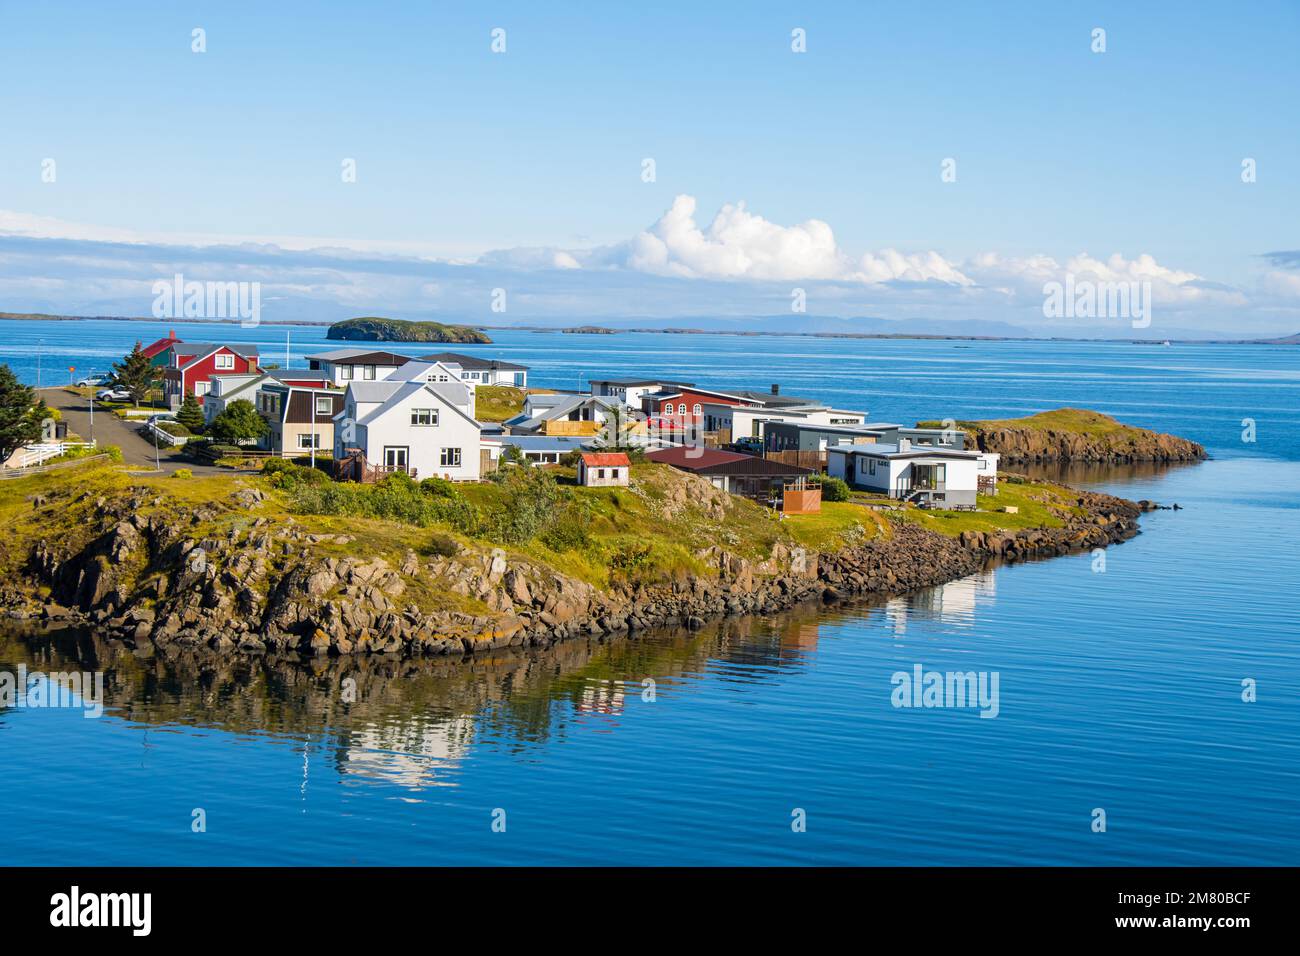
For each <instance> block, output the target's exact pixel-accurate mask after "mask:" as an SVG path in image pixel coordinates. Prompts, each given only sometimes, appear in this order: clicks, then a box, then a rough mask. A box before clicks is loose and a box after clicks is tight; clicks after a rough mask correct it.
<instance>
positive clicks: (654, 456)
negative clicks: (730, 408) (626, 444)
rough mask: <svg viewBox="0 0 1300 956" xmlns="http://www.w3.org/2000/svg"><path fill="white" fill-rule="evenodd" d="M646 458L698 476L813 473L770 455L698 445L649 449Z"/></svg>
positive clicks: (810, 470) (809, 469)
mask: <svg viewBox="0 0 1300 956" xmlns="http://www.w3.org/2000/svg"><path fill="white" fill-rule="evenodd" d="M646 459H647V460H649V461H655V462H659V463H660V464H664V465H672V466H673V467H674V468H680V469H681V470H682V471H689V472H694V473H695V474H697V475H756V476H766V475H773V476H777V475H811V474H812V473H813V470H812V469H811V468H800V467H799V466H798V465H787V464H784V463H782V462H779V461H774V460H772V459H769V458H757V457H755V456H754V455H742V454H740V453H739V452H734V451H722V450H721V449H717V448H700V447H699V446H698V445H677V446H675V447H673V448H664V449H662V450H660V451H651V452H646Z"/></svg>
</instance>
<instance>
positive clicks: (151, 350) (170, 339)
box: [144, 330, 180, 358]
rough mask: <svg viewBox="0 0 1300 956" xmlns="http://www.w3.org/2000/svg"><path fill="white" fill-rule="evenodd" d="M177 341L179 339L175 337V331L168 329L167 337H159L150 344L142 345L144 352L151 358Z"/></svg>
mask: <svg viewBox="0 0 1300 956" xmlns="http://www.w3.org/2000/svg"><path fill="white" fill-rule="evenodd" d="M179 342H180V339H178V338H177V337H176V333H175V332H173V331H171V330H168V332H167V338H165V339H159V340H158V341H157V342H154V343H153V344H152V345H146V346H145V347H144V354H145V356H146V357H148V358H153V357H154V356H155V355H158V354H159V353H160V352H163V351H165V350H166V349H167V348H169V347H170V346H172V345H175V344H177V343H179Z"/></svg>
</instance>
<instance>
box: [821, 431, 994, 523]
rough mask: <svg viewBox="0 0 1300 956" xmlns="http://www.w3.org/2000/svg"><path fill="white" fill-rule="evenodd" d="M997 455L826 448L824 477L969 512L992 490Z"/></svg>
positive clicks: (906, 443) (906, 447)
mask: <svg viewBox="0 0 1300 956" xmlns="http://www.w3.org/2000/svg"><path fill="white" fill-rule="evenodd" d="M998 457H999V456H998V455H997V454H995V453H993V452H980V451H964V450H960V449H956V448H948V447H936V446H929V447H918V446H916V445H913V444H912V442H911V441H910V440H909V439H906V438H900V439H899V440H898V443H897V444H884V443H876V444H870V445H851V444H839V445H828V446H827V448H826V472H827V474H829V475H830V476H831V477H832V478H843V479H844V480H845V481H847V482H848V483H849V484H850V485H852V486H853V487H855V488H863V489H866V490H868V491H875V492H878V493H880V494H883V495H888V496H889V497H891V498H898V499H900V500H902V501H916V502H918V503H919V504H922V505H926V506H930V507H936V508H954V507H956V508H973V507H975V495H976V493H977V492H980V493H984V494H993V493H995V492H996V489H997V474H998Z"/></svg>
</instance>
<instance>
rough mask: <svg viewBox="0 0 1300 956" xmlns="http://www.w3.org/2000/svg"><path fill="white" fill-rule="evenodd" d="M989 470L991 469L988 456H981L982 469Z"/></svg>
mask: <svg viewBox="0 0 1300 956" xmlns="http://www.w3.org/2000/svg"><path fill="white" fill-rule="evenodd" d="M988 470H989V460H988V459H987V458H981V459H980V471H988Z"/></svg>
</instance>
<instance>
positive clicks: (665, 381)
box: [591, 378, 695, 388]
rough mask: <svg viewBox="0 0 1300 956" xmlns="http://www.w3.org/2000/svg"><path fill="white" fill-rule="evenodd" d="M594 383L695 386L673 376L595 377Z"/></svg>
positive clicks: (629, 385) (631, 385)
mask: <svg viewBox="0 0 1300 956" xmlns="http://www.w3.org/2000/svg"><path fill="white" fill-rule="evenodd" d="M591 382H592V384H596V383H600V384H601V385H622V386H624V387H625V388H626V387H636V386H638V385H674V386H676V387H678V388H694V387H695V383H694V382H679V381H677V380H676V379H671V378H593V379H592V380H591Z"/></svg>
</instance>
